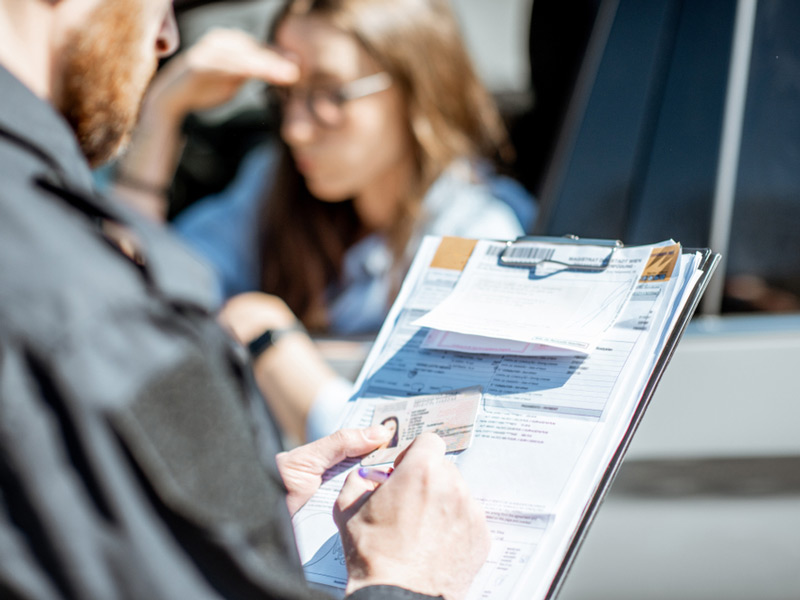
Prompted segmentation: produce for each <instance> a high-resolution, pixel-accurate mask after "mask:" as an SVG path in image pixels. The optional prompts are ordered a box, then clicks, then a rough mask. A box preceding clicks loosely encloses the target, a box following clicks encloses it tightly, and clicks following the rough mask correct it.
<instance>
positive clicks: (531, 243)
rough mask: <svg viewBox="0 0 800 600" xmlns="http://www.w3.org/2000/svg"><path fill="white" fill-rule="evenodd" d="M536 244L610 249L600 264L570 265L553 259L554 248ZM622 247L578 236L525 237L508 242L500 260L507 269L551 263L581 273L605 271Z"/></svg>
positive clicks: (610, 241)
mask: <svg viewBox="0 0 800 600" xmlns="http://www.w3.org/2000/svg"><path fill="white" fill-rule="evenodd" d="M536 243H544V244H550V245H553V244H565V245H578V246H598V247H602V248H608V255H607V256H606V257H605V258H603V260H602V261H601V262H600V263H599V264H598V263H594V264H585V263H575V264H570V263H569V262H564V261H561V260H555V259H553V255H554V253H555V251H554V249H553V248H543V247H541V246H537V245H536ZM622 247H623V243H622V242H621V241H620V240H603V239H595V238H579V237H578V236H577V235H565V236H564V237H550V236H535V235H524V236H520V237H518V238H517V239H516V240H514V241H511V242H506V247H505V248H503V250H502V252H500V257H499V259H500V264H501V265H503V266H506V267H524V268H532V267H535V266H537V265H540V264H542V263H551V264H557V265H564V266H565V267H568V268H570V269H575V270H579V271H603V270H605V269H606V267H608V264H609V263H610V262H611V258H612V257H613V256H614V252H616V251H617V250H618V249H619V248H622Z"/></svg>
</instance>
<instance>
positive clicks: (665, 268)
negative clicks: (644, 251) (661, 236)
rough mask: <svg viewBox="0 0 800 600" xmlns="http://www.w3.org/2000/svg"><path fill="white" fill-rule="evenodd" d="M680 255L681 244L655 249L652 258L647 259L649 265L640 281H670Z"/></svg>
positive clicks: (646, 266)
mask: <svg viewBox="0 0 800 600" xmlns="http://www.w3.org/2000/svg"><path fill="white" fill-rule="evenodd" d="M680 254H681V245H680V244H673V245H672V246H662V247H660V248H653V251H652V252H651V253H650V258H648V259H647V265H645V267H644V271H642V278H641V279H640V280H639V281H640V282H646V281H669V278H670V277H672V272H673V271H674V270H675V265H676V264H678V257H679V256H680Z"/></svg>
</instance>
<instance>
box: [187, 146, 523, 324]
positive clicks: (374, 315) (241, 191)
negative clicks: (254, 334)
mask: <svg viewBox="0 0 800 600" xmlns="http://www.w3.org/2000/svg"><path fill="white" fill-rule="evenodd" d="M275 160H276V153H275V149H274V146H263V147H259V148H257V149H255V150H253V151H251V152H250V154H249V155H248V156H247V157H246V158H245V160H244V162H243V164H242V167H241V168H240V169H239V173H238V174H237V176H236V178H235V179H234V181H233V182H232V183H231V184H230V185H229V186H228V187H227V188H226V189H225V190H223V191H222V192H221V193H219V194H216V195H214V196H209V197H208V198H205V199H202V200H200V201H198V202H197V203H195V204H194V205H192V206H191V207H189V208H188V209H186V210H185V211H184V212H183V213H181V214H180V215H179V216H178V218H177V219H176V220H175V222H174V227H175V229H176V230H177V232H178V234H179V235H180V236H181V237H183V238H184V239H185V241H186V242H187V243H188V244H189V245H191V246H192V247H194V248H195V250H197V251H198V252H199V253H200V254H201V255H202V256H203V257H205V258H206V260H207V261H208V262H209V263H210V264H211V266H212V267H213V268H214V270H215V271H216V273H217V276H218V280H219V293H220V299H225V298H228V297H230V296H232V295H234V294H237V293H241V292H246V291H253V290H258V289H259V287H260V269H259V261H258V257H257V248H258V243H257V241H258V240H257V237H258V227H259V219H260V207H259V201H260V200H261V199H262V198H263V197H264V186H265V185H266V184H267V183H268V182H269V181H270V180H271V176H270V174H271V172H272V170H273V169H274V164H275ZM535 214H536V204H535V202H534V200H533V198H532V197H531V196H530V195H529V194H528V193H527V191H526V190H525V189H524V188H523V187H522V186H521V185H520V184H519V183H517V182H516V181H514V180H512V179H509V178H507V177H502V176H498V175H496V174H494V173H493V172H491V171H490V170H489V169H487V168H486V167H483V166H481V168H479V169H475V168H471V167H470V166H469V165H468V164H467V162H466V161H457V162H456V163H454V164H453V165H451V166H450V168H448V169H447V170H446V171H445V173H443V174H442V175H441V176H440V177H439V179H437V180H436V182H434V184H433V185H432V186H431V188H430V189H429V190H428V193H427V194H426V196H425V198H424V199H423V205H422V213H421V215H422V217H421V221H420V223H419V226H418V227H417V229H416V231H415V232H414V235H413V236H412V239H411V240H410V241H409V244H408V247H407V248H406V254H407V256H409V257H411V256H413V253H414V251H415V250H416V247H417V245H418V244H419V242H420V240H421V239H422V237H423V236H424V235H426V234H436V235H454V236H462V237H473V238H494V239H513V238H516V237H517V236H519V235H522V234H523V233H524V230H527V231H530V228H531V226H532V224H533V220H534V218H535ZM523 224H524V226H523ZM392 264H393V256H392V252H391V250H390V249H389V247H388V245H387V243H386V239H385V238H384V237H383V236H382V235H380V234H372V235H370V236H368V237H366V238H364V239H362V240H360V241H359V242H358V243H357V244H355V245H354V246H352V247H351V248H350V249H349V250H348V251H347V252H346V254H345V256H344V264H343V273H342V280H341V281H340V282H339V284H338V285H336V286H335V289H331V290H330V297H329V298H328V309H329V316H330V333H333V334H340V335H346V334H355V333H366V332H374V331H377V330H378V329H379V328H380V326H381V324H382V323H383V320H384V318H385V317H386V314H387V312H388V309H389V305H390V303H391V300H392V298H391V294H392V293H393V290H392V277H391V275H392V273H391V267H392ZM302 276H303V274H302V273H298V277H302ZM395 291H396V290H395Z"/></svg>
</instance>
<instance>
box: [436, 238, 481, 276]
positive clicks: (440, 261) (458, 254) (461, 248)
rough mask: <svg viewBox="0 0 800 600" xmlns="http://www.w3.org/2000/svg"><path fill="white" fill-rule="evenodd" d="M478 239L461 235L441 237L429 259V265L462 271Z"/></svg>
mask: <svg viewBox="0 0 800 600" xmlns="http://www.w3.org/2000/svg"><path fill="white" fill-rule="evenodd" d="M477 243H478V240H470V239H467V238H461V237H447V236H445V237H443V238H442V241H441V242H439V247H438V248H437V249H436V254H435V255H434V257H433V260H432V261H431V267H435V268H437V269H453V270H454V271H463V270H464V266H465V265H466V264H467V261H468V260H469V257H470V255H471V254H472V250H473V249H474V248H475V244H477Z"/></svg>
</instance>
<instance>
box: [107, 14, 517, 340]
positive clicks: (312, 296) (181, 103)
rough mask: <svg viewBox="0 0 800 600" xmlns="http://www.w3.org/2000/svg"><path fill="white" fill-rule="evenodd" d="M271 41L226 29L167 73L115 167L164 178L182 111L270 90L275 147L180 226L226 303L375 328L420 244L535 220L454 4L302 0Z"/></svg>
mask: <svg viewBox="0 0 800 600" xmlns="http://www.w3.org/2000/svg"><path fill="white" fill-rule="evenodd" d="M270 43H271V44H270V46H269V47H268V48H257V47H256V46H257V45H256V44H254V43H253V42H252V41H250V40H247V39H245V38H244V37H243V34H241V33H237V32H225V31H216V32H212V33H211V34H209V35H208V36H206V38H205V39H203V40H201V41H200V42H199V43H198V44H197V45H196V46H194V47H193V48H191V49H190V50H188V51H187V52H186V53H184V56H182V57H178V59H176V60H174V61H173V63H171V64H168V65H167V67H166V68H165V69H164V73H162V75H161V76H159V78H157V79H156V81H155V82H154V85H153V88H152V92H151V94H150V95H149V98H148V100H147V102H146V104H145V106H144V109H143V116H142V130H141V131H140V132H138V133H137V138H136V140H135V143H134V146H133V148H132V150H131V152H130V153H129V154H128V155H127V156H126V157H125V158H124V160H123V162H122V165H121V168H120V173H121V177H120V178H119V180H118V190H120V191H122V193H127V195H129V196H133V197H135V196H136V194H137V192H136V190H131V189H129V190H128V191H127V192H126V191H125V189H124V188H125V187H128V188H136V187H137V186H138V187H139V188H140V189H139V192H138V193H139V194H140V195H141V192H142V189H141V188H143V187H145V186H141V185H139V182H140V181H141V180H145V181H148V182H151V183H158V182H165V181H168V179H169V177H171V173H172V169H173V168H174V148H175V146H176V145H177V144H176V143H175V140H170V141H166V142H165V141H164V139H163V137H164V136H165V135H167V134H170V135H172V134H174V137H175V139H177V137H176V136H177V134H176V133H175V132H177V131H178V129H179V123H180V122H181V121H182V119H183V117H184V116H185V115H186V113H187V112H189V111H191V110H197V109H199V108H207V107H208V106H212V105H213V104H214V102H218V101H219V100H221V99H224V98H221V97H222V96H224V95H225V93H227V91H228V89H236V88H237V87H238V85H240V84H241V82H243V81H244V80H245V79H246V78H248V77H260V78H262V79H265V80H267V81H269V82H270V83H272V84H273V85H272V86H271V88H270V89H271V91H272V96H273V99H274V101H275V102H274V106H275V107H276V108H277V110H278V112H279V115H280V138H281V140H280V143H279V144H278V145H277V147H275V146H272V147H267V148H266V149H260V150H258V151H256V152H254V153H253V154H251V156H249V157H248V159H247V160H246V161H245V163H244V165H243V167H242V168H241V169H240V173H239V175H238V176H237V179H236V180H235V181H234V182H233V184H232V185H231V186H230V187H229V189H227V190H226V191H225V192H223V193H222V194H221V195H219V196H217V197H213V198H209V199H206V200H204V201H201V202H199V203H198V204H196V205H195V206H192V207H190V208H189V209H188V210H187V211H185V212H184V213H183V214H182V215H180V216H179V218H178V219H177V220H176V222H175V227H176V228H177V230H178V231H179V232H180V233H181V234H182V235H183V236H184V237H185V238H186V239H187V240H188V241H189V242H190V243H191V244H193V245H194V246H196V248H197V249H198V250H199V251H200V252H201V254H204V255H205V256H206V258H207V259H208V260H209V261H210V262H211V263H212V265H213V266H214V267H215V268H216V271H217V273H218V275H219V278H220V286H221V293H222V295H223V297H230V296H232V295H234V294H237V293H240V292H245V291H251V290H260V291H263V292H268V293H270V294H274V295H276V296H279V297H280V298H282V299H283V300H284V301H285V302H286V303H287V304H288V305H289V307H290V308H291V309H292V311H293V312H294V313H295V314H296V315H297V316H298V317H299V318H300V320H301V321H302V322H303V324H304V325H305V326H306V327H307V328H308V329H309V330H312V331H324V332H329V333H335V334H348V333H359V332H372V331H376V330H377V329H378V328H379V327H380V324H381V323H382V321H383V319H384V317H385V315H386V312H387V311H388V308H389V306H390V304H391V301H392V300H393V298H394V296H395V294H396V292H397V290H398V288H399V285H400V283H401V281H402V278H403V275H404V273H405V270H406V269H407V267H408V264H409V262H410V259H411V257H412V256H413V254H414V251H415V250H416V247H417V245H418V243H419V241H420V239H421V237H422V236H423V235H424V234H426V233H433V234H447V235H462V236H468V237H495V238H512V237H515V236H517V235H519V234H521V233H523V229H527V228H528V227H529V226H530V224H531V223H530V220H528V222H526V223H524V224H521V223H520V220H519V219H518V218H517V216H516V214H515V212H514V210H512V209H511V208H510V206H514V207H515V208H521V210H522V211H523V212H525V211H527V212H528V218H530V217H532V211H533V201H532V199H530V197H529V196H528V195H527V193H526V192H525V191H524V190H523V188H522V187H521V186H519V185H518V184H515V183H514V182H512V181H511V180H508V179H506V178H501V177H498V176H497V175H496V174H495V173H494V168H493V164H494V162H493V161H494V160H495V159H502V158H508V157H509V153H510V148H509V145H508V140H507V137H506V132H505V130H504V128H503V125H502V122H501V119H500V117H499V114H498V111H497V109H496V107H495V105H494V104H493V102H492V100H491V98H490V96H489V94H488V93H487V91H486V90H485V89H484V87H483V86H482V85H481V83H480V82H479V80H478V78H477V76H476V74H475V72H474V70H473V67H472V65H471V63H470V61H469V58H468V55H467V53H466V50H465V48H464V45H463V42H462V39H461V37H460V33H459V30H458V26H457V22H456V19H455V16H454V15H453V12H452V10H451V8H450V5H449V3H448V2H447V1H445V0H316V1H315V0H292V1H289V2H287V4H286V5H285V6H284V8H283V9H282V10H281V12H280V13H279V14H278V16H277V18H276V19H275V21H274V25H273V28H272V33H271V35H270ZM281 58H283V59H284V60H283V63H286V62H287V59H288V62H291V63H293V65H295V66H296V68H297V73H296V74H295V73H291V72H290V71H291V66H292V65H291V64H290V65H289V66H288V67H287V66H286V65H285V64H283V65H281ZM237 61H238V62H237ZM276 65H277V66H276ZM278 66H282V67H283V70H282V71H281V70H280V69H279V68H278ZM215 78H217V80H218V81H216V80H215ZM198 81H201V82H202V83H203V85H199V84H198V83H197V82H198ZM187 82H191V84H187ZM219 82H224V84H225V85H221V84H220V83H219ZM210 96H214V98H210ZM165 121H166V123H165ZM165 132H166V133H165ZM170 132H171V133H170ZM159 136H161V138H162V139H161V140H160V141H156V142H153V140H158V139H159ZM148 139H149V140H150V141H149V142H148ZM142 140H144V141H142ZM137 146H139V147H138V148H137ZM170 149H172V150H170ZM165 153H166V154H170V153H172V156H173V158H171V159H170V160H164V154H165ZM165 165H171V166H170V167H169V168H166V166H165ZM146 187H154V186H146ZM155 187H157V186H155ZM150 191H152V190H150Z"/></svg>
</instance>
